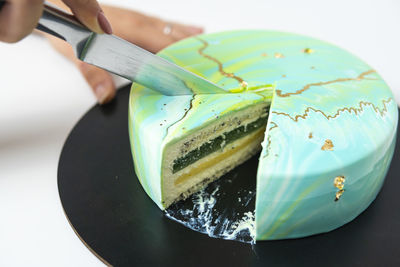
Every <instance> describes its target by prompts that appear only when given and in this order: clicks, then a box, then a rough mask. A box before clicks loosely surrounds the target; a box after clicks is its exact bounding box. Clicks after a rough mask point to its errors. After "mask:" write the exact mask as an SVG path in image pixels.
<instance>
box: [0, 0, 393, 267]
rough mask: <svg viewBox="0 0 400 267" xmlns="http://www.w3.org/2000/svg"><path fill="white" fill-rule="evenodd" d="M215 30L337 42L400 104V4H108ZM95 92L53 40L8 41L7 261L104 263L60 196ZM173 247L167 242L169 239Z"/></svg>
mask: <svg viewBox="0 0 400 267" xmlns="http://www.w3.org/2000/svg"><path fill="white" fill-rule="evenodd" d="M103 2H107V3H114V4H119V5H120V6H124V7H129V8H133V9H136V10H138V11H142V12H145V13H147V14H150V15H156V16H159V17H163V18H165V19H168V20H174V21H181V22H188V23H193V24H196V25H201V26H204V27H205V29H206V31H207V32H215V31H223V30H229V29H254V28H258V29H273V30H282V31H289V32H295V33H301V34H306V35H310V36H314V37H316V38H319V39H322V40H326V41H330V42H332V43H335V44H337V45H339V46H341V47H343V48H346V49H348V50H349V51H352V52H353V53H355V54H356V55H358V56H359V57H361V58H363V59H364V60H365V61H367V62H368V63H369V64H370V65H371V66H372V67H373V68H375V69H376V70H377V71H378V72H379V73H380V74H381V75H382V77H383V78H384V79H385V80H386V81H387V83H388V84H389V86H390V87H391V88H392V90H393V91H394V93H395V96H396V99H397V101H398V103H399V102H400V67H399V66H400V34H399V33H400V29H399V27H400V1H398V0H391V1H390V0H376V1H367V0H363V1H351V0H347V1H339V0H335V1H321V0H319V1H318V0H315V1H308V0H301V1H288V0H279V1H277V0H275V1H272V0H271V1H256V0H246V1H243V0H242V1H234V0H224V1H219V0H198V1H188V0H186V1H178V0H168V1H167V0H159V1H156V0H146V1H144V0H142V1H128V0H125V1H122V0H119V1H116V0H115V1H111V0H110V1H103ZM93 104H95V98H94V97H93V95H92V94H91V91H90V89H89V87H88V86H87V85H86V83H85V81H84V80H83V78H82V77H81V76H80V74H79V72H78V71H77V70H76V69H75V67H74V66H73V65H72V64H71V63H69V62H68V61H67V60H65V59H64V58H63V57H62V56H60V55H58V54H57V53H56V52H54V51H53V50H52V49H51V47H50V46H49V45H48V44H47V43H46V41H45V40H43V39H42V38H39V37H37V36H30V37H28V38H26V39H24V40H23V41H22V42H20V43H18V44H13V45H9V44H3V43H0V266H39V265H40V266H103V264H102V263H101V262H100V261H99V260H98V259H97V258H96V257H95V256H94V255H92V254H91V252H90V251H89V250H88V249H87V248H86V247H85V246H84V245H83V244H82V243H81V241H80V240H79V239H78V237H77V236H76V235H75V234H74V232H73V230H72V228H71V227H70V226H69V224H68V222H67V220H66V218H65V216H64V213H63V210H62V207H61V204H60V200H59V197H58V191H57V164H58V158H59V155H60V152H61V149H62V146H63V143H64V141H65V139H66V137H67V136H68V133H69V131H70V130H71V129H72V127H73V126H74V124H75V123H76V122H77V121H78V120H79V118H80V117H81V116H82V115H83V114H84V113H85V112H86V111H87V110H88V109H89V108H90V107H91V106H92V105H93ZM166 245H167V244H166Z"/></svg>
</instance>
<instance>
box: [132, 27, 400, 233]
mask: <svg viewBox="0 0 400 267" xmlns="http://www.w3.org/2000/svg"><path fill="white" fill-rule="evenodd" d="M205 42H207V43H208V45H207V46H205ZM305 48H310V49H312V50H311V52H312V53H305V52H304V51H303V49H305ZM200 49H202V50H201V51H202V52H203V55H202V54H201V53H200V52H199V50H200ZM306 51H309V52H310V50H306ZM204 54H206V55H209V56H211V57H213V58H215V59H217V60H218V61H219V62H221V63H222V64H223V71H224V72H225V73H234V75H235V77H240V78H241V79H243V80H244V81H245V82H247V84H248V87H247V88H248V90H247V92H243V93H229V94H226V95H196V96H195V97H194V98H193V97H192V96H178V97H168V96H162V95H159V94H157V93H155V92H154V91H152V90H150V89H147V88H143V87H141V86H138V85H134V86H133V87H132V92H131V98H130V111H129V123H130V126H129V132H130V137H131V144H132V153H133V158H134V162H135V169H136V173H137V175H138V177H139V179H140V182H141V184H142V185H143V188H144V189H145V191H146V192H147V194H148V195H149V196H150V197H151V198H152V199H153V201H154V202H155V203H156V204H157V205H158V206H159V207H160V208H163V205H162V203H161V199H162V189H161V177H162V176H161V160H162V156H163V151H164V148H165V146H167V145H168V144H170V143H172V142H174V141H176V140H179V139H180V138H182V137H184V136H185V135H187V134H190V133H192V132H193V131H196V130H198V129H199V128H200V127H204V126H205V125H207V123H209V122H211V121H212V120H214V119H215V118H216V117H217V116H219V117H221V116H223V115H224V114H227V113H229V112H232V111H236V110H239V109H240V108H244V107H246V106H248V105H253V104H254V103H257V102H260V101H267V102H271V99H272V95H273V101H272V106H271V110H270V116H269V119H268V125H267V132H266V137H265V140H264V142H263V151H262V153H261V156H260V163H259V167H258V175H257V198H256V215H255V217H256V238H257V240H266V239H282V238H294V237H302V236H307V235H312V234H317V233H321V232H326V231H330V230H332V229H335V228H337V227H339V226H341V225H343V224H344V223H346V222H349V221H350V220H352V219H353V218H355V217H356V216H357V215H358V214H359V213H361V212H362V211H363V210H364V209H365V208H366V207H367V206H368V205H369V204H370V203H371V201H372V200H373V199H374V198H375V197H376V195H377V193H378V192H379V189H380V187H381V185H382V183H383V180H384V177H385V174H386V171H387V169H388V166H389V164H390V160H391V157H392V154H393V151H394V146H395V133H396V127H397V120H398V117H397V116H398V115H397V106H396V103H395V101H394V99H393V96H392V94H391V92H390V89H389V88H388V87H387V85H386V84H385V82H384V81H383V80H382V79H381V78H380V76H379V75H378V74H376V73H375V72H374V71H372V69H371V67H369V66H368V65H367V64H365V63H364V62H362V61H361V60H360V59H358V58H357V57H355V56H353V55H352V54H350V53H348V52H346V51H344V50H342V49H340V48H338V47H336V46H333V45H331V44H328V43H325V42H322V41H319V40H316V39H313V38H309V37H304V36H300V35H295V34H288V33H280V32H268V31H234V32H224V33H218V34H209V35H202V36H200V37H199V38H189V39H186V40H183V41H180V42H178V43H176V44H174V45H172V46H170V47H168V48H166V49H164V50H163V51H161V52H160V53H159V55H160V56H162V57H164V58H166V59H168V60H170V61H172V62H174V63H176V64H179V65H181V66H183V67H185V68H187V69H188V70H190V71H193V72H195V73H197V74H199V75H201V76H203V77H205V78H207V79H209V80H211V81H212V82H214V83H217V84H218V85H220V86H222V87H223V88H224V89H226V90H227V92H230V91H232V92H241V91H244V90H243V88H241V84H240V83H239V80H238V79H236V78H234V77H229V76H227V75H224V74H223V73H221V72H220V71H219V70H218V65H217V63H216V62H215V61H213V60H210V58H207V57H205V56H204ZM274 88H275V91H274ZM249 89H250V90H249ZM251 89H253V90H254V91H252V90H251ZM310 137H311V138H310ZM327 139H330V140H331V141H332V143H333V145H334V146H333V148H332V151H330V150H322V149H321V147H322V146H323V145H324V142H325V140H327ZM340 175H342V176H344V177H345V179H346V180H345V183H344V193H343V194H342V196H341V197H340V198H339V200H338V201H335V194H336V192H337V191H338V190H339V189H338V188H336V187H335V186H334V179H335V177H336V176H340Z"/></svg>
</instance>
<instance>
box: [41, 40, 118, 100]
mask: <svg viewBox="0 0 400 267" xmlns="http://www.w3.org/2000/svg"><path fill="white" fill-rule="evenodd" d="M46 37H47V38H48V40H49V41H50V43H51V45H52V46H53V47H54V48H55V49H56V50H57V51H58V52H60V53H61V54H62V55H64V56H66V57H67V58H68V59H70V60H72V61H73V62H74V63H75V65H76V66H77V67H78V69H79V70H80V72H81V73H82V75H83V77H84V78H85V80H86V81H87V82H88V84H89V85H90V87H91V88H92V90H93V92H94V94H95V95H96V98H97V101H98V102H99V103H100V104H105V103H107V102H110V101H111V100H112V99H113V98H114V96H115V93H116V92H115V85H114V82H113V80H112V77H111V75H110V74H109V73H108V72H107V71H105V70H102V69H99V68H97V67H95V66H92V65H89V64H87V63H85V62H83V61H80V60H79V59H77V58H76V57H75V55H74V52H73V50H72V48H71V46H69V45H68V44H67V43H66V42H64V41H61V40H60V39H58V38H56V37H54V36H51V35H47V34H46Z"/></svg>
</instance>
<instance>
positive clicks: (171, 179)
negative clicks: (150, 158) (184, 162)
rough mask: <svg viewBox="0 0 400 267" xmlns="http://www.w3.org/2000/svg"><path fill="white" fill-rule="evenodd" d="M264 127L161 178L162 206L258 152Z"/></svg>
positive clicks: (177, 199)
mask: <svg viewBox="0 0 400 267" xmlns="http://www.w3.org/2000/svg"><path fill="white" fill-rule="evenodd" d="M264 132H265V128H263V127H262V128H260V129H258V130H256V131H253V132H251V133H249V134H248V135H246V136H245V137H242V138H240V139H237V140H236V141H233V142H231V143H230V144H229V145H226V146H225V147H224V148H223V149H222V150H218V151H216V152H213V153H211V154H210V155H208V156H207V157H204V158H202V159H200V160H198V161H196V162H195V163H193V164H191V165H189V166H188V167H187V168H185V169H183V170H182V171H180V172H178V173H176V174H175V175H164V183H163V204H164V205H165V207H168V206H169V205H171V204H172V203H174V202H176V201H179V200H181V199H185V198H187V197H188V196H189V195H191V194H193V193H195V192H197V191H198V190H200V189H202V188H203V187H204V186H206V185H207V184H209V183H211V182H212V181H214V180H216V179H218V178H219V177H221V176H222V175H224V174H225V173H227V172H228V171H230V170H232V169H233V168H235V167H236V166H237V165H239V164H241V163H243V162H244V161H246V160H247V159H249V158H250V157H251V156H253V155H254V154H256V153H257V152H258V151H260V149H261V142H262V140H263V139H264Z"/></svg>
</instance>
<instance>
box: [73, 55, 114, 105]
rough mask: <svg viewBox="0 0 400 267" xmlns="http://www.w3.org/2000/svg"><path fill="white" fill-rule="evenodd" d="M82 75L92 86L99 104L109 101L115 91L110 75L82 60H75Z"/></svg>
mask: <svg viewBox="0 0 400 267" xmlns="http://www.w3.org/2000/svg"><path fill="white" fill-rule="evenodd" d="M76 64H77V65H78V68H79V70H80V71H81V73H82V74H83V77H84V78H85V80H86V81H87V82H88V84H89V85H90V87H91V88H92V90H93V92H94V94H95V95H96V98H97V101H98V102H99V104H106V103H108V102H110V101H111V100H112V99H113V98H114V96H115V93H116V90H115V85H114V82H113V80H112V77H111V75H110V74H109V73H108V72H107V71H105V70H102V69H99V68H97V67H95V66H93V65H89V64H87V63H85V62H83V61H76Z"/></svg>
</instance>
